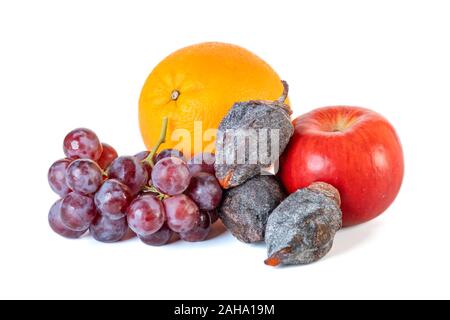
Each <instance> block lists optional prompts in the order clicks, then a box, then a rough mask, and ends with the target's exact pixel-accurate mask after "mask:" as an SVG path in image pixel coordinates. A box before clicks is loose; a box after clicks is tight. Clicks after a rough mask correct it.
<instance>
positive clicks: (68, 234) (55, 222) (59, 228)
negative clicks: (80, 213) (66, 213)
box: [48, 199, 86, 239]
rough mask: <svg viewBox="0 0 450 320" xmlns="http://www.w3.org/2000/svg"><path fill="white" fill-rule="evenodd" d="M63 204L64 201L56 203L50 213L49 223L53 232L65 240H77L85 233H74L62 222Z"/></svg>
mask: <svg viewBox="0 0 450 320" xmlns="http://www.w3.org/2000/svg"><path fill="white" fill-rule="evenodd" d="M61 203H62V199H60V200H58V201H56V202H55V203H54V204H53V206H52V207H51V209H50V212H49V213H48V223H49V225H50V228H52V230H53V231H54V232H55V233H57V234H59V235H60V236H62V237H64V238H69V239H77V238H79V237H81V236H82V235H83V234H84V233H85V232H86V230H84V231H73V230H70V229H69V228H67V227H66V226H65V225H64V224H63V223H62V221H61Z"/></svg>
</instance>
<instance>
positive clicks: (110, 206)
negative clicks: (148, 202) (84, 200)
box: [94, 179, 131, 220]
mask: <svg viewBox="0 0 450 320" xmlns="http://www.w3.org/2000/svg"><path fill="white" fill-rule="evenodd" d="M94 201H95V205H96V207H97V209H98V211H99V213H100V214H101V215H103V216H105V217H107V218H108V219H111V220H118V219H122V218H123V217H125V216H126V211H127V208H128V206H129V204H130V202H131V191H130V189H129V188H128V187H127V186H126V185H124V184H123V183H121V182H120V181H118V180H115V179H109V180H106V181H105V183H103V185H102V186H101V187H100V190H98V191H97V193H96V194H95V197H94Z"/></svg>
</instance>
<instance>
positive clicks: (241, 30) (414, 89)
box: [0, 0, 450, 299]
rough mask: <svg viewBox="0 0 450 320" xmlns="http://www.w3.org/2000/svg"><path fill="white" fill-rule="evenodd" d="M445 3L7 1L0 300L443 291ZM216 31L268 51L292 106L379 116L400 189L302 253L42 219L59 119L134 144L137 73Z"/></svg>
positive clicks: (0, 25) (1, 14) (448, 13)
mask: <svg viewBox="0 0 450 320" xmlns="http://www.w3.org/2000/svg"><path fill="white" fill-rule="evenodd" d="M449 17H450V7H449V5H448V1H411V0H409V1H380V0H379V1H317V0H316V1H308V2H306V1H305V2H300V1H271V2H268V1H261V0H258V1H241V0H239V1H231V0H227V1H222V2H218V1H158V2H157V1H153V2H151V1H111V0H108V1H81V0H79V1H44V0H43V1H1V2H0V111H1V116H0V121H1V123H0V139H1V148H0V153H1V158H0V177H1V181H0V196H1V198H0V199H1V205H0V213H1V232H0V298H161V299H170V298H174V299H175V298H193V299H205V298H213V299H216V298H218V299H224V298H237V299H239V298H254V299H259V298H267V299H278V298H279V299H282V298H294V299H300V298H450V292H449V289H448V288H449V285H450V276H449V270H450V249H449V244H450V241H449V230H450V206H449V198H450V187H449V179H450V157H449V155H450V151H449V149H450V142H449V139H450V134H449V127H450V125H449V123H450V122H449V119H448V117H449V109H450V91H449V90H450V47H449V45H450V42H449V32H450V19H449ZM211 40H215V41H224V42H232V43H235V44H238V45H241V46H244V47H246V48H248V49H250V50H252V51H253V52H255V53H257V54H258V55H259V56H261V57H262V58H264V59H265V60H266V61H267V62H269V63H270V64H271V65H272V66H273V67H274V68H275V70H277V72H278V73H279V74H280V75H281V76H282V78H284V79H286V80H288V81H289V83H290V85H291V92H290V98H291V101H292V104H293V106H294V108H295V112H296V114H297V115H298V114H301V113H304V112H307V111H309V110H311V109H313V108H315V107H319V106H325V105H334V104H350V105H359V106H364V107H368V108H372V109H375V110H376V111H378V112H380V113H381V114H383V115H385V116H386V117H387V118H388V119H389V120H390V121H391V122H392V124H393V125H394V126H395V127H396V129H397V131H398V133H399V135H400V137H401V140H402V142H403V147H404V152H405V162H406V174H405V179H404V184H403V187H402V190H401V192H400V195H399V197H398V198H397V200H396V201H395V203H394V204H393V205H392V206H391V207H390V208H389V209H388V210H387V212H386V213H385V214H384V215H383V216H381V217H380V218H378V219H376V220H374V221H372V222H369V223H367V224H364V225H361V226H358V227H354V228H351V229H345V230H343V231H341V232H339V234H338V235H337V237H336V239H335V245H334V248H333V250H332V252H331V253H330V254H329V255H328V256H327V257H326V258H325V259H323V260H321V261H320V262H318V263H316V264H313V265H309V266H305V267H289V268H270V267H267V266H265V265H264V263H263V260H264V258H265V257H266V253H265V248H264V247H263V246H260V245H245V244H242V243H239V242H238V241H237V240H235V239H234V238H233V237H232V236H231V235H230V234H228V233H223V234H221V235H220V236H218V237H216V238H214V239H213V240H210V241H207V242H204V243H198V244H189V243H183V242H178V243H176V244H173V245H170V246H167V247H162V248H152V247H148V246H145V245H143V244H141V243H139V242H138V241H137V240H136V239H133V240H129V241H126V242H122V243H118V244H112V245H106V244H101V243H97V242H95V241H94V240H92V239H90V238H89V237H85V238H83V239H81V240H76V241H70V240H65V239H63V238H60V237H58V236H57V235H55V234H53V233H52V232H51V231H50V229H49V227H48V225H47V213H48V209H49V208H50V206H51V205H52V203H53V202H54V201H55V200H56V196H55V195H54V194H53V193H52V192H51V191H50V189H49V187H48V184H47V178H46V174H47V169H48V167H49V165H50V164H51V163H52V162H53V161H54V160H56V159H58V158H60V157H62V150H61V144H62V139H63V138H64V135H65V134H66V133H67V132H68V131H69V130H71V129H73V128H75V127H79V126H86V127H90V128H92V129H94V130H95V131H96V132H97V133H98V135H99V136H100V137H101V139H102V140H104V141H106V142H109V143H111V144H113V145H114V146H115V147H116V148H117V149H118V150H119V152H120V153H121V154H134V153H135V152H137V151H140V150H142V149H143V148H144V146H143V143H142V141H141V138H140V133H139V128H138V120H137V102H138V97H139V93H140V90H141V87H142V85H143V83H144V81H145V79H146V77H147V75H148V74H149V72H150V71H151V69H152V68H153V67H154V66H155V65H156V64H157V63H158V62H159V61H160V60H161V59H162V58H164V57H165V56H166V55H167V54H169V53H170V52H172V51H174V50H176V49H178V48H180V47H183V46H185V45H189V44H193V43H197V42H202V41H211Z"/></svg>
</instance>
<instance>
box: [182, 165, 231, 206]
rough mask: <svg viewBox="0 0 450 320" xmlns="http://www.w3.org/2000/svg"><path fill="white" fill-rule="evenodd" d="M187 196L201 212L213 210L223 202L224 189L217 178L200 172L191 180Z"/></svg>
mask: <svg viewBox="0 0 450 320" xmlns="http://www.w3.org/2000/svg"><path fill="white" fill-rule="evenodd" d="M186 194H187V195H188V196H189V197H191V199H192V200H194V202H195V203H196V204H197V205H198V207H199V208H200V209H201V210H213V209H215V208H217V207H218V206H219V205H220V202H221V201H222V188H221V187H220V185H219V182H217V179H216V177H215V176H213V175H212V174H209V173H205V172H199V173H197V174H196V175H195V176H193V177H192V178H191V183H190V184H189V188H188V189H187V190H186Z"/></svg>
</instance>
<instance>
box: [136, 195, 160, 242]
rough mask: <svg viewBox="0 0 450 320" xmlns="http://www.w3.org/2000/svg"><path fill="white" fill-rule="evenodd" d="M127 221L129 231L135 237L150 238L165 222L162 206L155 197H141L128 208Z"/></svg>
mask: <svg viewBox="0 0 450 320" xmlns="http://www.w3.org/2000/svg"><path fill="white" fill-rule="evenodd" d="M127 219H128V225H129V226H130V229H131V230H133V231H134V232H135V233H136V234H137V235H139V236H142V237H147V236H150V235H152V234H154V233H155V232H157V231H158V230H159V229H161V227H162V226H163V224H164V222H165V220H166V216H165V213H164V206H163V204H162V202H161V201H160V200H159V199H157V198H156V197H154V196H152V195H142V196H140V197H138V198H136V199H135V200H134V201H133V202H132V203H131V204H130V206H129V207H128V210H127Z"/></svg>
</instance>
